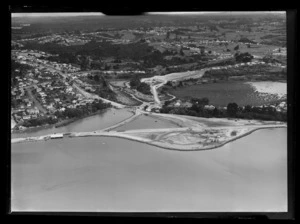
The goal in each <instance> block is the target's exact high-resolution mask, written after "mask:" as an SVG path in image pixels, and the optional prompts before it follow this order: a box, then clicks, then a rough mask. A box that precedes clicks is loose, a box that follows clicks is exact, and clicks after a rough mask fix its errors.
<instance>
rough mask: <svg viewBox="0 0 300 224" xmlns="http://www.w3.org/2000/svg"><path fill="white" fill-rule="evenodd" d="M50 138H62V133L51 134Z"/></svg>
mask: <svg viewBox="0 0 300 224" xmlns="http://www.w3.org/2000/svg"><path fill="white" fill-rule="evenodd" d="M50 137H51V139H55V138H63V137H64V136H63V134H52V135H51V136H50Z"/></svg>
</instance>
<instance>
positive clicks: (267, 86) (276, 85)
mask: <svg viewBox="0 0 300 224" xmlns="http://www.w3.org/2000/svg"><path fill="white" fill-rule="evenodd" d="M247 84H250V85H251V86H252V87H253V88H254V89H255V90H256V91H257V92H259V93H267V94H275V95H277V96H278V97H284V96H286V94H287V84H286V83H282V82H269V81H264V82H247Z"/></svg>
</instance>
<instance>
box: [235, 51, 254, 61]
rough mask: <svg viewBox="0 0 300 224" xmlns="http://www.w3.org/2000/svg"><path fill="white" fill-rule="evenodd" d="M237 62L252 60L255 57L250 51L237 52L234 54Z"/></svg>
mask: <svg viewBox="0 0 300 224" xmlns="http://www.w3.org/2000/svg"><path fill="white" fill-rule="evenodd" d="M234 57H235V60H236V62H250V61H251V60H252V59H253V58H254V57H253V55H251V54H249V53H248V52H245V53H235V55H234Z"/></svg>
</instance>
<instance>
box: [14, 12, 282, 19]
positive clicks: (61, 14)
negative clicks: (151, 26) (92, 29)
mask: <svg viewBox="0 0 300 224" xmlns="http://www.w3.org/2000/svg"><path fill="white" fill-rule="evenodd" d="M218 13H222V14H229V13H230V14H252V13H259V12H236V11H234V12H197V11H195V12H148V13H145V14H146V15H202V14H218ZM260 13H281V14H282V13H285V12H284V11H262V12H260ZM103 15H105V14H103V13H101V12H72V13H12V17H13V18H14V17H42V16H47V17H49V16H51V17H58V16H103Z"/></svg>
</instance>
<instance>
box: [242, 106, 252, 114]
mask: <svg viewBox="0 0 300 224" xmlns="http://www.w3.org/2000/svg"><path fill="white" fill-rule="evenodd" d="M251 109H252V107H251V106H250V105H246V106H245V108H244V111H245V112H247V113H249V112H251Z"/></svg>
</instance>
